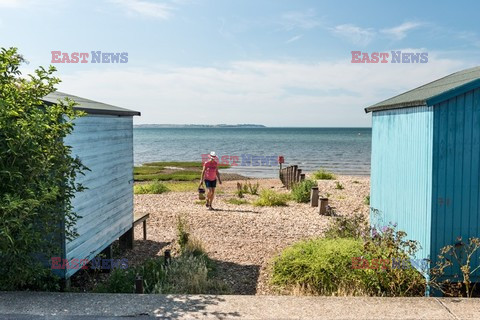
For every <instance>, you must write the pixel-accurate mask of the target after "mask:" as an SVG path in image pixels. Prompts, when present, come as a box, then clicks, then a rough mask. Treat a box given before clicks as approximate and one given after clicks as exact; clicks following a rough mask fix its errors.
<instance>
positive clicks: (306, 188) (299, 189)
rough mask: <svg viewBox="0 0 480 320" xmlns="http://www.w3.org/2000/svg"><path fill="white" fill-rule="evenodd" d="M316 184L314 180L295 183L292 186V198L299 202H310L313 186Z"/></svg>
mask: <svg viewBox="0 0 480 320" xmlns="http://www.w3.org/2000/svg"><path fill="white" fill-rule="evenodd" d="M316 185H317V182H315V181H313V180H304V181H302V182H300V183H297V184H295V185H294V186H293V188H292V199H293V200H295V201H296V202H299V203H306V202H309V201H310V193H311V190H312V187H315V186H316Z"/></svg>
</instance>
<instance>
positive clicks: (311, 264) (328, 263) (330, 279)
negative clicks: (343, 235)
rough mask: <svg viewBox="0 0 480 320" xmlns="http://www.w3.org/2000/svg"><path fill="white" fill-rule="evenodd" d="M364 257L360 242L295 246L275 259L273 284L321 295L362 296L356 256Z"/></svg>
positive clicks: (322, 241) (324, 241)
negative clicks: (360, 294) (355, 265)
mask: <svg viewBox="0 0 480 320" xmlns="http://www.w3.org/2000/svg"><path fill="white" fill-rule="evenodd" d="M362 254H363V243H362V241H360V240H356V239H315V240H306V241H301V242H298V243H296V244H294V245H293V246H291V247H288V248H287V249H285V250H284V251H283V252H282V253H281V255H280V256H279V257H277V258H276V259H275V260H274V264H273V276H272V282H273V284H275V285H280V286H283V287H289V288H294V289H297V290H298V289H300V290H301V291H303V292H309V293H315V294H321V295H332V294H336V295H340V294H355V293H361V292H362V290H363V287H362V286H358V284H359V283H360V279H359V277H358V275H356V273H358V272H357V270H355V269H352V265H351V262H352V257H360V256H362Z"/></svg>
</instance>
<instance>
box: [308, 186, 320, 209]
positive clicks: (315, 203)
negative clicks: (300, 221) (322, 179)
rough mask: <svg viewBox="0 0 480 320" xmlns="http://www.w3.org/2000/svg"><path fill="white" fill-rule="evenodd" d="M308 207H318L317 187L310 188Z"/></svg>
mask: <svg viewBox="0 0 480 320" xmlns="http://www.w3.org/2000/svg"><path fill="white" fill-rule="evenodd" d="M310 205H311V206H312V207H318V187H312V190H311V191H310Z"/></svg>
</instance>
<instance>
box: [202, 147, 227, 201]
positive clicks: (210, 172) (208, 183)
mask: <svg viewBox="0 0 480 320" xmlns="http://www.w3.org/2000/svg"><path fill="white" fill-rule="evenodd" d="M217 179H218V183H220V184H222V180H221V179H220V172H218V158H217V155H216V154H215V151H212V152H210V155H209V156H208V160H207V161H205V162H204V163H203V170H202V177H201V178H200V185H199V187H201V186H202V185H203V181H205V187H207V190H208V192H207V201H206V204H205V205H206V206H207V208H208V210H213V207H212V202H213V197H214V196H215V188H216V187H217Z"/></svg>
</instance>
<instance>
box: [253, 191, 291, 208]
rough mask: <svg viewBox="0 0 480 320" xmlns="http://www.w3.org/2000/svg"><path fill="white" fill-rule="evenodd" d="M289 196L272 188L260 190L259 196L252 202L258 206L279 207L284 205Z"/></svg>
mask: <svg viewBox="0 0 480 320" xmlns="http://www.w3.org/2000/svg"><path fill="white" fill-rule="evenodd" d="M289 199H290V196H289V195H288V194H285V193H277V192H275V191H273V190H262V191H261V192H260V198H258V199H257V200H256V201H255V202H254V203H253V204H254V205H255V206H259V207H280V206H286V205H287V201H288V200H289Z"/></svg>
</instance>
